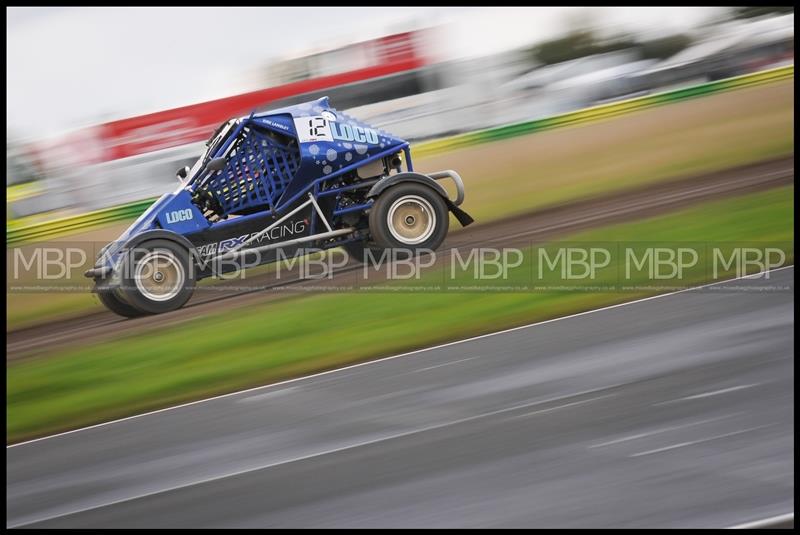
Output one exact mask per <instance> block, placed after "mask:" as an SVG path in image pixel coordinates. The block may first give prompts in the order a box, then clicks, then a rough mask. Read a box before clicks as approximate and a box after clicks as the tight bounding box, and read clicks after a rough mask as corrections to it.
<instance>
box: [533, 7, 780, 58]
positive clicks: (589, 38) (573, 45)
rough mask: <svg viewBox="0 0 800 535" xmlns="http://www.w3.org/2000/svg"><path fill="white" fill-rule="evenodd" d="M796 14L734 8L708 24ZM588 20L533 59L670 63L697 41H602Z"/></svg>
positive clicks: (681, 37)
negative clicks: (613, 56) (629, 54)
mask: <svg viewBox="0 0 800 535" xmlns="http://www.w3.org/2000/svg"><path fill="white" fill-rule="evenodd" d="M789 13H794V6H773V7H770V6H746V7H734V8H730V10H728V11H727V12H726V13H725V14H724V15H722V16H721V17H717V18H715V19H712V20H709V21H708V24H711V25H714V24H717V23H720V22H725V21H730V20H736V19H750V18H755V17H767V16H777V15H786V14H789ZM589 20H590V19H588V18H586V17H584V18H581V17H579V16H578V17H576V18H574V19H573V20H571V24H570V26H572V29H571V30H570V31H569V32H568V33H567V34H566V35H564V36H563V37H559V38H557V39H552V40H550V41H545V42H543V43H539V44H538V45H536V46H534V47H532V48H530V49H528V51H529V54H530V57H531V59H532V60H533V61H535V62H536V63H540V64H544V65H551V64H553V63H561V62H562V61H569V60H572V59H578V58H582V57H586V56H591V55H594V54H603V53H606V52H616V51H618V50H635V51H638V52H639V57H640V58H641V59H666V58H668V57H670V56H673V55H675V54H677V53H678V52H680V51H681V50H683V49H684V48H687V47H688V46H689V45H691V44H692V42H693V39H692V37H690V36H689V35H687V34H683V33H679V34H673V35H668V36H666V37H660V38H657V39H649V40H639V39H637V38H636V37H634V36H631V35H629V34H617V35H613V36H611V37H602V36H600V35H599V34H598V33H597V32H596V31H594V30H592V29H591V28H590V27H589Z"/></svg>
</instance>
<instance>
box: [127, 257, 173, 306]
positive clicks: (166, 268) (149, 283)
mask: <svg viewBox="0 0 800 535" xmlns="http://www.w3.org/2000/svg"><path fill="white" fill-rule="evenodd" d="M184 278H185V277H184V274H183V268H182V267H181V264H180V262H179V261H178V259H177V258H176V257H175V255H174V254H172V252H170V251H166V250H158V251H151V252H149V253H147V254H146V255H145V256H144V258H142V259H141V260H140V261H139V262H138V263H137V264H136V271H135V273H134V281H135V282H136V289H137V290H139V293H141V294H142V295H143V296H144V297H146V298H147V299H149V300H151V301H169V300H170V299H172V298H173V297H175V296H176V295H178V293H179V292H180V291H181V289H182V288H183V282H184Z"/></svg>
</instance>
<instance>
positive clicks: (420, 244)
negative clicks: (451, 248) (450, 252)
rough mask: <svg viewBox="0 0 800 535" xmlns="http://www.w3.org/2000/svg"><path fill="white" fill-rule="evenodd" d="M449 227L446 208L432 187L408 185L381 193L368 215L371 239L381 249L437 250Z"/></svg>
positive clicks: (398, 186)
mask: <svg viewBox="0 0 800 535" xmlns="http://www.w3.org/2000/svg"><path fill="white" fill-rule="evenodd" d="M449 224H450V220H449V213H448V211H447V205H446V204H445V202H444V199H442V197H441V195H439V194H438V193H437V192H436V191H434V190H433V189H432V188H430V187H428V186H426V185H424V184H418V183H416V182H407V183H402V184H398V185H396V186H392V187H390V188H389V189H387V190H386V191H384V192H383V193H382V194H381V195H380V196H379V197H378V199H377V200H376V201H375V203H374V204H373V205H372V209H371V211H370V214H369V230H370V233H371V234H372V238H373V240H374V241H375V243H377V244H378V245H379V246H381V247H384V248H406V249H413V250H419V249H431V250H435V249H436V248H438V247H439V246H440V245H441V244H442V242H443V241H444V239H445V237H446V236H447V230H448V227H449Z"/></svg>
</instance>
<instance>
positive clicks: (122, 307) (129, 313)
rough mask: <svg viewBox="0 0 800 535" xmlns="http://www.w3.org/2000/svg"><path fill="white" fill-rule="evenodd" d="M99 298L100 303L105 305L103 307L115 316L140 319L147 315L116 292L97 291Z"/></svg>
mask: <svg viewBox="0 0 800 535" xmlns="http://www.w3.org/2000/svg"><path fill="white" fill-rule="evenodd" d="M97 297H98V299H100V302H101V303H103V306H105V307H106V308H107V309H109V310H110V311H111V312H113V313H114V314H118V315H120V316H124V317H126V318H138V317H139V316H144V315H146V314H147V313H146V312H144V311H142V310H139V309H138V308H134V307H132V306H131V305H129V304H128V303H127V302H125V301H123V300H122V298H121V297H119V296H118V295H117V294H116V293H115V292H114V290H97Z"/></svg>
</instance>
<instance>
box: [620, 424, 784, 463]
mask: <svg viewBox="0 0 800 535" xmlns="http://www.w3.org/2000/svg"><path fill="white" fill-rule="evenodd" d="M773 425H777V424H767V425H759V426H756V427H748V428H747V429H739V430H738V431H733V432H731V433H723V434H721V435H714V436H713V437H707V438H701V439H699V440H692V441H690V442H681V443H680V444H672V445H671V446H664V447H663V448H656V449H654V450H647V451H640V452H639V453H634V454H632V455H628V457H642V456H644V455H652V454H654V453H661V452H664V451H670V450H674V449H678V448H683V447H686V446H694V445H695V444H703V443H705V442H711V441H712V440H718V439H720V438H727V437H733V436H736V435H741V434H744V433H749V432H751V431H757V430H759V429H764V428H765V427H770V426H773Z"/></svg>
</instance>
